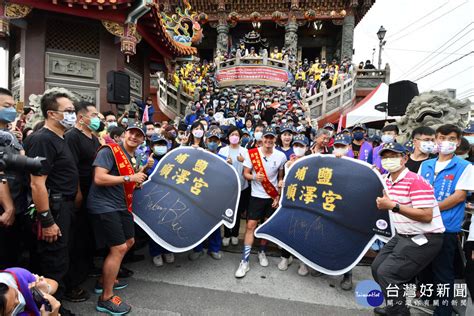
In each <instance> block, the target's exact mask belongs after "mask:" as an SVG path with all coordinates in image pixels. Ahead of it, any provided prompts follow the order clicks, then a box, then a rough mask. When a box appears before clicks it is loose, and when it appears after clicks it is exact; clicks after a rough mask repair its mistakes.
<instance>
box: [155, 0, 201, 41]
mask: <svg viewBox="0 0 474 316" xmlns="http://www.w3.org/2000/svg"><path fill="white" fill-rule="evenodd" d="M182 3H183V6H184V9H182V8H181V7H179V6H178V7H176V10H175V13H174V14H172V15H168V14H166V13H165V12H161V18H162V20H163V23H164V25H165V27H166V30H167V31H168V33H169V34H170V35H171V37H172V38H173V40H175V41H176V42H178V43H181V44H184V45H187V46H191V45H197V44H199V43H200V42H201V40H202V36H203V35H202V27H201V25H200V24H199V22H198V19H199V18H198V14H197V13H196V12H194V11H191V4H190V3H189V1H187V0H183V1H182Z"/></svg>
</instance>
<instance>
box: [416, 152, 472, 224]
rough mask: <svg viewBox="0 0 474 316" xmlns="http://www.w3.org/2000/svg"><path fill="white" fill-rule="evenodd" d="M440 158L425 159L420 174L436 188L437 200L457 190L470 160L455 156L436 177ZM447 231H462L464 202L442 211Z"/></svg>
mask: <svg viewBox="0 0 474 316" xmlns="http://www.w3.org/2000/svg"><path fill="white" fill-rule="evenodd" d="M437 161H438V158H434V159H429V160H426V161H424V162H423V163H422V164H421V167H420V175H421V176H422V177H423V178H425V179H426V180H427V181H428V182H429V183H430V184H431V185H432V186H433V188H434V193H435V197H436V200H437V201H438V202H441V201H443V200H445V199H446V198H447V197H449V196H450V195H452V194H453V193H454V191H455V190H456V184H457V182H458V181H459V178H460V177H461V175H462V173H463V172H464V170H465V169H466V167H467V166H468V165H469V162H468V161H466V160H464V159H461V158H459V157H456V156H454V157H453V159H452V160H451V162H450V163H449V164H448V165H447V166H446V168H444V169H443V170H441V172H440V173H439V174H438V175H437V176H436V179H435V174H434V173H435V172H434V171H435V166H436V162H437ZM441 217H442V218H443V223H444V226H445V227H446V232H448V233H458V232H460V231H461V225H462V221H463V219H464V202H462V203H459V204H457V205H456V206H454V207H452V208H450V209H449V210H444V211H442V212H441Z"/></svg>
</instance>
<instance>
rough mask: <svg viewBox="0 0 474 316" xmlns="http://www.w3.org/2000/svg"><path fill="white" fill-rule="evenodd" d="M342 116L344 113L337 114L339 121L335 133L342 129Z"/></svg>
mask: <svg viewBox="0 0 474 316" xmlns="http://www.w3.org/2000/svg"><path fill="white" fill-rule="evenodd" d="M343 117H344V114H343V113H341V116H339V123H337V132H336V133H337V134H339V133H340V132H341V131H342V119H343Z"/></svg>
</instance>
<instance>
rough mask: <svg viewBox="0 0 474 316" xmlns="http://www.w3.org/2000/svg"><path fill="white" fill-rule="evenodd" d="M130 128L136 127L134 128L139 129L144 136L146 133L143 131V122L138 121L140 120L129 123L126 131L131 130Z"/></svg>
mask: <svg viewBox="0 0 474 316" xmlns="http://www.w3.org/2000/svg"><path fill="white" fill-rule="evenodd" d="M131 129H136V130H139V131H140V132H141V133H142V134H143V136H144V137H146V133H145V131H144V130H143V124H142V123H140V122H137V123H135V124H133V125H130V126H129V127H127V131H129V130H131Z"/></svg>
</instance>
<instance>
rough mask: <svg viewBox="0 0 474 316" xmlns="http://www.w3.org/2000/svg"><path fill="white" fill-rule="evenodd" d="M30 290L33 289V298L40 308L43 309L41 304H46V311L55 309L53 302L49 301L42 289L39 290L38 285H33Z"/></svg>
mask: <svg viewBox="0 0 474 316" xmlns="http://www.w3.org/2000/svg"><path fill="white" fill-rule="evenodd" d="M30 291H31V294H32V295H33V300H34V301H35V304H36V306H37V307H38V309H41V306H43V305H44V310H45V311H47V312H51V311H52V310H53V307H52V306H51V303H49V301H48V300H47V299H46V298H45V297H44V296H43V293H41V291H40V290H38V289H37V288H36V287H32V288H31V289H30Z"/></svg>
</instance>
